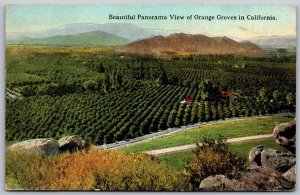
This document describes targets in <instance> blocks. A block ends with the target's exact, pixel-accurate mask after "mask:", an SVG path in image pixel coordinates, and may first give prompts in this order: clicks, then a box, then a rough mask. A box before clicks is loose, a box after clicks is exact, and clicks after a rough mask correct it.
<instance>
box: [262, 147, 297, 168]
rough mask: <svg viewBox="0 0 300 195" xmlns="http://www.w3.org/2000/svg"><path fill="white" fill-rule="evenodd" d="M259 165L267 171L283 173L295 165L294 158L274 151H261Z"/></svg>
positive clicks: (288, 154)
mask: <svg viewBox="0 0 300 195" xmlns="http://www.w3.org/2000/svg"><path fill="white" fill-rule="evenodd" d="M261 164H262V166H263V167H266V168H268V169H274V170H276V171H278V172H281V173H284V172H286V171H287V170H289V169H290V168H291V167H292V166H294V165H295V164H296V156H295V155H294V154H291V153H285V152H279V151H276V150H263V151H262V152H261Z"/></svg>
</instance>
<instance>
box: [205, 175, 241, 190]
mask: <svg viewBox="0 0 300 195" xmlns="http://www.w3.org/2000/svg"><path fill="white" fill-rule="evenodd" d="M235 183H237V181H235V180H230V179H228V178H227V177H226V176H224V175H214V176H209V177H207V178H205V179H203V180H202V181H201V183H200V189H202V190H204V191H232V187H233V186H234V185H235Z"/></svg>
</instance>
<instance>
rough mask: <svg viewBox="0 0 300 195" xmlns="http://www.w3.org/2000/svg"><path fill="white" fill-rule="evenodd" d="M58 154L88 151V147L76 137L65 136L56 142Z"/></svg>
mask: <svg viewBox="0 0 300 195" xmlns="http://www.w3.org/2000/svg"><path fill="white" fill-rule="evenodd" d="M58 143H59V150H60V152H71V153H72V152H76V151H81V150H88V149H89V148H90V145H89V144H88V143H86V142H85V141H84V140H83V139H81V137H79V136H77V135H73V136H67V137H64V138H61V139H60V140H58Z"/></svg>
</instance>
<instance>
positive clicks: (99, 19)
mask: <svg viewBox="0 0 300 195" xmlns="http://www.w3.org/2000/svg"><path fill="white" fill-rule="evenodd" d="M109 14H113V15H126V14H131V15H134V14H136V15H137V14H142V15H147V16H148V15H167V16H168V15H170V14H177V15H183V16H185V17H186V16H188V15H196V14H197V15H213V16H217V15H224V16H231V15H235V16H238V15H244V16H246V15H259V14H260V15H264V16H269V15H273V16H275V17H276V18H277V20H275V21H249V20H244V21H239V20H235V21H232V20H230V21H220V20H214V21H201V20H195V19H193V20H186V19H185V20H181V21H177V20H176V21H175V20H170V19H169V20H160V21H151V20H109V19H108V15H109ZM70 23H96V24H103V23H132V24H135V25H138V26H141V27H147V28H155V29H164V30H179V31H183V32H190V33H197V34H208V35H212V36H231V37H241V38H246V37H253V36H270V35H295V34H296V7H295V6H291V5H177V6H175V5H174V6H170V5H166V6H162V5H159V6H151V5H141V6H137V5H123V6H120V5H118V6H116V5H111V6H109V5H106V6H104V5H17V6H8V7H7V10H6V32H7V33H14V32H37V31H42V30H47V29H50V28H56V27H60V26H63V25H65V24H70Z"/></svg>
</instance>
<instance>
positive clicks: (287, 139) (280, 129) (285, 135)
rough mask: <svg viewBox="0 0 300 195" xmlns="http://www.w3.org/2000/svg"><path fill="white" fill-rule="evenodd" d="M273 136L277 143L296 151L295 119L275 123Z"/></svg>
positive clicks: (293, 151)
mask: <svg viewBox="0 0 300 195" xmlns="http://www.w3.org/2000/svg"><path fill="white" fill-rule="evenodd" d="M273 137H274V139H275V141H276V143H278V144H279V145H281V146H282V147H284V148H286V149H287V150H289V151H291V152H292V153H293V154H295V153H296V119H294V120H292V121H290V122H288V123H282V124H280V125H277V126H276V127H275V128H274V130H273Z"/></svg>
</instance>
